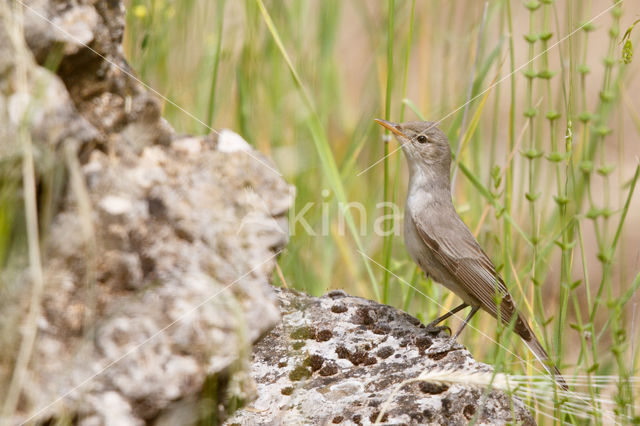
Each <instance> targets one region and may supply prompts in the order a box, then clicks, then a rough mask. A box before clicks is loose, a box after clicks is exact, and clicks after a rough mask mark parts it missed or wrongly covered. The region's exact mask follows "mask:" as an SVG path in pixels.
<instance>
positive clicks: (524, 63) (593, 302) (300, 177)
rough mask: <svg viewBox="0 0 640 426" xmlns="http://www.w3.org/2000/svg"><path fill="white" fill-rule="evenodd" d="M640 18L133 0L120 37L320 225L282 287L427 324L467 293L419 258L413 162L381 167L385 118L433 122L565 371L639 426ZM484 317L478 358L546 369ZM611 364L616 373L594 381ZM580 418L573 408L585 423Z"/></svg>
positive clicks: (326, 1)
mask: <svg viewBox="0 0 640 426" xmlns="http://www.w3.org/2000/svg"><path fill="white" fill-rule="evenodd" d="M639 13H640V5H638V4H636V3H634V2H626V3H625V4H623V3H622V2H618V1H608V0H598V1H596V0H594V1H552V0H545V1H537V0H529V1H526V2H525V1H508V0H495V1H489V2H486V3H484V2H479V1H477V2H468V1H467V2H463V1H443V0H431V1H426V0H424V1H409V0H398V1H367V0H350V1H338V0H322V1H320V0H317V1H284V0H272V1H270V0H264V2H263V1H261V0H257V1H254V0H246V1H224V0H218V1H195V0H182V1H166V0H139V1H138V0H135V1H130V2H129V4H128V8H127V30H126V34H125V51H126V55H127V57H128V59H129V61H130V63H131V65H132V67H133V69H135V70H136V72H137V73H138V74H139V76H140V77H141V79H142V80H143V81H144V82H146V83H147V84H149V85H150V86H151V87H153V88H154V89H156V90H157V91H159V92H160V93H162V94H163V95H164V96H166V98H167V99H170V100H171V101H172V102H173V103H175V104H177V105H179V106H180V107H181V108H184V109H185V110H187V111H189V112H190V113H191V114H193V115H195V116H196V117H198V119H199V120H195V119H193V118H192V117H190V116H189V115H187V114H185V113H184V112H183V111H181V110H180V109H179V108H176V107H175V105H173V104H172V103H171V102H165V103H164V116H165V117H166V118H167V120H168V121H169V122H170V123H171V124H172V125H173V126H174V127H175V128H176V130H177V131H179V132H185V133H194V134H205V133H209V132H210V131H211V130H210V129H209V127H211V128H213V129H216V130H219V129H222V128H229V129H232V130H234V131H236V132H237V133H239V134H241V135H242V136H243V137H244V138H245V139H246V140H247V141H248V142H249V143H250V144H252V145H253V146H255V148H256V149H258V150H260V151H261V152H263V153H264V154H266V155H267V156H268V157H270V158H271V159H272V160H273V161H274V162H275V164H276V165H277V166H278V169H279V170H280V171H281V172H282V173H283V175H284V177H285V179H286V180H287V181H288V182H290V183H292V184H294V185H295V186H296V188H297V198H296V206H295V210H293V211H292V212H291V218H294V217H295V216H296V214H303V217H304V219H305V220H306V221H307V222H308V223H309V225H310V226H311V228H312V229H313V231H314V232H313V233H309V232H308V229H306V228H305V227H304V226H302V225H301V224H300V223H299V222H298V223H297V224H296V223H293V224H292V225H293V227H292V229H291V233H292V236H291V241H290V243H289V245H288V246H287V248H286V250H285V251H284V252H283V253H282V255H281V257H280V261H279V265H280V268H281V272H282V275H280V274H276V275H275V276H274V283H275V284H276V285H286V286H288V287H293V288H296V289H300V290H304V291H306V292H309V293H312V294H315V295H320V294H323V293H325V292H327V291H328V290H331V289H344V290H345V291H347V292H349V293H351V294H355V295H359V296H362V297H367V298H374V299H378V300H380V301H383V302H385V303H389V304H392V305H394V306H396V307H399V308H401V309H404V310H406V311H407V312H409V313H411V314H412V315H416V316H418V317H420V318H421V319H424V320H425V321H428V320H430V319H432V318H435V317H436V316H437V315H438V314H440V313H443V312H444V311H445V309H447V308H451V307H453V306H455V305H457V304H458V300H457V299H456V298H455V297H454V296H453V295H452V294H450V293H449V292H448V291H446V290H443V289H442V288H441V287H440V286H438V285H434V284H433V283H431V282H428V281H426V280H425V279H424V277H423V276H422V274H421V273H419V271H417V270H416V268H415V265H414V264H413V263H412V262H411V261H410V259H409V258H408V256H407V253H406V251H405V249H404V245H403V242H402V236H401V229H402V217H401V214H402V212H401V208H402V205H403V203H404V197H405V193H406V185H407V177H408V176H407V170H406V164H405V162H404V159H403V158H402V156H401V154H400V152H395V153H393V154H392V155H390V156H389V157H388V158H386V159H385V160H384V161H380V162H379V163H377V164H376V165H375V166H373V167H370V166H372V165H373V164H374V163H376V162H378V160H380V159H382V158H383V156H384V155H385V153H386V152H388V151H394V150H396V148H397V144H396V143H395V142H392V143H391V144H388V145H386V144H385V143H384V142H383V138H382V136H383V133H382V129H381V128H379V126H377V125H375V123H374V122H373V119H374V118H387V119H390V120H393V121H403V120H414V119H421V118H425V119H428V120H430V121H440V126H441V128H442V129H443V130H444V131H445V132H446V133H447V135H448V136H449V138H450V140H451V142H452V146H453V149H454V152H457V151H459V152H460V156H459V157H458V158H457V159H456V162H455V163H456V166H457V167H455V169H456V171H455V172H454V173H455V176H456V178H455V188H454V189H455V191H454V193H455V194H454V198H455V204H456V206H457V208H458V211H459V213H460V215H461V216H462V218H463V220H464V221H465V222H466V223H467V224H468V226H469V227H470V229H471V230H472V231H473V232H474V233H475V234H476V235H477V236H478V239H479V241H480V242H481V244H482V245H483V247H484V248H485V250H486V251H487V253H488V254H489V255H490V257H491V258H492V259H493V260H494V262H495V264H496V266H497V267H498V269H499V270H500V271H501V273H502V274H503V276H504V278H505V281H506V282H507V285H508V287H509V288H510V289H511V292H512V294H513V295H514V297H515V299H516V300H517V301H520V302H519V306H520V307H521V309H522V310H523V311H524V312H525V313H526V315H527V316H528V317H529V318H531V319H532V321H534V322H535V323H536V326H535V327H534V328H535V329H536V330H537V333H538V334H539V336H540V337H541V338H543V340H544V341H545V346H546V347H547V348H548V349H549V352H550V354H551V356H552V358H554V359H555V360H556V361H557V362H558V364H559V366H560V368H561V370H563V372H564V373H565V375H566V376H567V377H566V378H567V380H568V381H569V382H572V383H575V384H576V385H577V387H576V390H578V391H580V392H583V393H584V397H585V398H587V399H588V400H589V401H591V402H592V403H593V404H594V405H595V406H598V404H601V402H598V398H599V397H600V396H601V395H604V396H606V397H607V398H609V399H610V400H611V403H612V404H613V405H612V406H609V407H604V408H609V409H615V410H616V412H617V415H618V417H617V420H619V421H621V422H632V421H633V420H634V419H636V420H637V419H638V417H637V416H638V414H637V410H638V407H634V403H637V402H635V399H634V398H637V397H636V396H635V395H636V394H637V391H638V389H637V386H638V385H637V381H635V379H634V377H633V376H635V375H637V371H638V365H639V362H640V356H639V354H640V351H639V350H638V343H637V342H638V338H639V337H640V333H639V332H638V329H639V328H640V327H638V323H639V320H640V318H638V314H637V311H638V309H637V304H638V302H639V301H640V298H639V297H638V296H637V294H635V290H636V289H637V287H638V286H639V285H640V276H639V275H638V272H639V270H640V263H639V256H640V253H639V246H640V244H639V242H640V233H638V232H637V231H636V230H637V229H638V228H637V227H638V225H640V216H639V215H638V206H639V204H640V197H638V196H637V195H636V197H632V195H633V193H632V191H633V190H634V189H635V184H636V179H637V177H638V175H637V166H638V157H637V156H638V154H639V152H640V146H639V144H638V135H639V133H640V116H639V115H638V111H639V110H640V98H639V97H638V96H637V93H640V83H639V80H638V76H637V74H638V65H637V64H638V60H637V58H636V60H635V61H631V62H630V63H624V61H623V60H622V59H623V47H624V46H625V43H624V41H623V35H624V33H625V31H626V30H627V29H628V28H630V27H631V25H632V24H633V21H634V20H635V19H637V18H638V14H639ZM638 34H640V28H639V29H636V31H635V32H633V31H632V32H631V34H630V39H629V40H630V42H632V43H634V44H637V41H638ZM626 47H627V52H628V51H629V50H628V48H629V45H628V44H627V45H626ZM468 101H469V102H468ZM256 167H262V166H260V164H259V163H256ZM385 201H387V202H393V203H396V204H397V205H398V206H400V209H399V210H398V211H397V213H398V216H397V217H395V218H388V217H387V219H388V220H383V219H384V218H382V219H380V218H381V217H382V216H383V215H384V214H391V213H392V210H390V209H384V208H382V207H380V205H379V203H381V202H385ZM346 203H354V205H350V206H351V207H350V208H344V207H345V206H346ZM355 203H358V204H359V205H361V206H363V209H359V208H358V207H357V206H355ZM376 220H378V222H376ZM343 224H344V226H343ZM376 226H378V227H382V228H383V229H387V230H389V229H394V226H395V227H397V229H398V230H400V234H399V235H398V236H394V235H391V236H386V237H385V236H382V235H380V233H379V232H378V233H376V232H374V231H375V227H376ZM361 228H363V229H361ZM361 231H364V232H361ZM363 253H364V254H363ZM283 279H284V282H283ZM409 284H410V285H411V286H413V287H414V288H412V287H411V286H410V285H409ZM430 299H431V300H430ZM455 321H456V320H454V321H453V324H452V328H453V329H455V327H457V326H458V324H456V323H455ZM472 325H473V327H475V328H471V327H470V328H468V329H466V330H465V332H464V333H463V335H462V340H463V343H464V344H465V345H466V346H467V347H469V348H470V350H471V352H472V353H473V355H474V357H476V358H477V359H479V360H482V361H485V362H488V363H492V364H495V365H497V366H498V368H499V369H501V370H504V371H507V372H511V373H514V374H519V373H525V374H528V375H534V374H543V373H542V372H541V369H540V366H539V365H538V364H536V362H535V360H533V359H532V356H531V355H530V354H528V352H527V350H526V348H524V346H523V345H522V344H521V343H520V342H519V341H518V340H519V339H517V338H515V337H514V338H505V336H502V335H501V333H503V330H500V329H497V330H496V325H495V320H494V319H493V318H491V317H490V316H489V315H486V314H480V315H477V316H476V317H475V318H474V320H473V321H472ZM478 330H482V331H483V332H484V333H486V334H488V335H489V336H490V337H492V338H495V339H496V340H498V341H500V342H501V344H503V345H504V346H505V347H506V348H508V349H509V350H511V351H514V352H515V353H516V354H518V355H519V356H520V357H522V358H523V359H524V360H525V361H526V362H524V363H522V362H518V359H517V358H515V357H514V356H512V355H508V356H507V353H506V350H505V347H503V348H500V347H499V346H498V345H494V344H486V338H485V336H483V334H482V333H481V332H479V331H478ZM601 376H613V379H611V380H609V381H608V382H606V383H604V382H603V383H604V384H603V385H602V386H599V385H598V386H596V385H595V384H594V383H595V382H593V381H595V380H599V379H598V377H601ZM587 383H590V385H589V386H582V384H587ZM556 402H558V401H556ZM604 405H606V404H604ZM540 410H541V412H544V410H545V409H544V408H543V407H542V406H540ZM556 410H558V409H556ZM569 411H570V410H568V409H567V410H564V411H563V412H564V415H566V416H569V417H566V418H564V420H566V421H577V420H576V419H575V418H574V417H571V416H570V414H568V413H569ZM555 415H556V417H557V416H559V414H558V411H556V414H555ZM539 419H540V420H541V421H543V420H544V419H545V417H543V416H539ZM592 421H593V422H595V423H598V422H602V421H604V422H605V423H606V422H607V419H606V418H604V420H603V418H602V417H601V415H600V417H599V416H598V415H597V414H594V415H593V418H592Z"/></svg>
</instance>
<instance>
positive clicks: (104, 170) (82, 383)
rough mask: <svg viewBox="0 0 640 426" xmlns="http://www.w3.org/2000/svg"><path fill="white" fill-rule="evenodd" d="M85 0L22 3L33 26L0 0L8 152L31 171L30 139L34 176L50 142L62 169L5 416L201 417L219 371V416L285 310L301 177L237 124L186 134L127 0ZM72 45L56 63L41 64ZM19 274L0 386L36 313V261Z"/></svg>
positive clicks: (3, 309)
mask: <svg viewBox="0 0 640 426" xmlns="http://www.w3.org/2000/svg"><path fill="white" fill-rule="evenodd" d="M81 3H82V4H78V2H72V1H57V0H56V1H53V0H52V1H47V0H33V1H27V2H25V4H24V6H23V8H22V9H23V10H24V14H25V16H24V23H25V30H24V39H23V37H22V33H21V32H20V28H19V27H18V26H17V22H18V19H17V18H16V17H15V16H14V15H13V14H14V13H16V10H19V9H20V8H15V9H12V8H11V6H10V3H7V2H0V14H1V15H0V18H2V25H0V136H1V137H2V140H3V141H5V140H6V141H9V142H10V143H7V144H4V142H3V143H2V144H0V156H1V157H2V158H3V159H5V158H8V159H15V163H16V165H17V170H18V171H19V170H21V169H20V163H21V161H22V158H21V155H22V152H23V149H24V140H25V137H30V138H31V141H32V143H33V147H34V155H35V160H36V174H37V176H36V179H37V180H39V181H40V179H44V178H42V175H43V174H44V170H43V168H42V164H41V159H42V158H45V157H46V156H49V157H50V158H52V159H53V160H52V161H51V162H52V163H53V164H55V165H56V167H60V168H62V169H64V173H62V174H63V175H64V176H65V179H61V183H60V185H61V186H63V187H64V188H63V190H62V191H60V197H59V199H56V202H55V203H52V204H51V216H52V219H51V222H50V224H48V225H47V233H46V235H44V237H45V238H43V244H42V258H43V274H44V290H43V294H42V297H41V303H40V314H39V317H38V318H37V320H36V323H35V324H36V325H37V335H36V339H35V342H34V344H33V350H32V353H31V356H30V362H29V367H28V370H27V371H26V372H25V373H26V374H25V375H24V376H23V377H24V378H23V380H22V382H21V386H20V388H19V389H21V392H20V393H19V394H18V397H16V399H15V401H16V402H15V407H10V412H9V413H8V416H10V417H9V418H8V421H9V423H22V422H25V421H29V422H34V421H35V422H45V423H46V422H53V423H55V422H56V421H61V422H65V421H71V422H73V423H78V424H82V425H101V424H118V425H129V424H130V425H138V424H143V423H145V422H150V421H152V420H154V419H158V421H160V420H159V419H171V418H173V417H172V416H173V415H174V414H175V412H179V413H184V414H185V416H187V417H188V416H191V417H193V416H194V412H195V413H196V414H201V413H202V411H201V406H200V405H198V406H196V405H197V404H196V405H191V406H190V405H189V403H190V402H194V401H195V403H197V402H198V401H199V398H200V396H201V395H202V394H203V392H204V390H203V387H205V383H207V382H208V383H215V386H216V389H217V392H218V394H219V395H220V396H221V397H220V399H219V400H218V404H211V403H209V407H208V412H209V413H210V414H211V415H212V416H214V417H216V418H219V417H221V416H222V415H223V413H225V412H226V410H227V408H226V404H227V401H229V400H233V401H242V400H247V399H249V398H250V397H251V396H252V395H253V393H254V391H255V386H254V383H253V381H252V379H251V378H250V377H249V376H248V374H247V373H246V369H247V361H248V356H249V354H250V348H251V345H252V343H253V342H254V341H255V340H257V339H258V337H259V336H261V335H263V334H264V333H266V332H267V331H268V330H269V329H271V328H272V327H273V326H275V324H277V322H278V321H279V318H280V312H279V309H278V305H277V299H276V297H275V295H274V293H273V290H272V288H271V286H270V284H269V281H270V277H271V275H272V270H273V267H274V265H275V262H276V258H277V255H278V254H279V252H280V251H281V250H282V248H283V247H284V245H285V244H286V242H287V239H288V231H287V220H286V212H287V210H288V209H289V207H290V206H291V204H292V202H293V197H294V191H293V188H292V187H290V186H289V185H287V184H286V183H285V182H284V180H283V179H282V178H281V176H280V175H279V174H278V173H277V171H275V168H274V166H273V165H272V164H271V162H270V161H269V160H268V159H267V158H265V157H264V156H262V155H261V154H260V153H258V152H256V151H255V150H253V148H251V146H250V145H249V144H248V143H247V142H246V141H244V139H242V137H240V136H239V135H236V134H235V133H233V132H231V131H226V132H225V133H224V135H225V138H226V139H225V140H226V141H227V142H225V143H224V144H223V146H222V147H221V146H220V145H219V143H218V142H219V141H218V137H217V136H216V135H209V136H201V137H197V136H178V135H176V134H175V132H174V131H173V129H172V128H171V127H170V126H169V125H168V124H167V123H166V122H165V121H164V120H163V119H162V118H161V116H160V104H159V102H158V101H157V100H156V99H155V98H154V97H153V96H151V95H150V94H149V93H148V92H147V90H146V89H145V87H144V86H143V85H142V84H141V83H140V82H139V81H138V80H137V79H136V78H135V76H134V74H133V72H132V71H131V70H130V69H129V67H128V65H127V63H126V61H125V59H124V58H123V56H122V49H121V46H120V42H121V40H122V31H123V28H124V15H123V12H124V9H123V6H122V2H121V1H115V0H113V1H98V2H81ZM5 24H6V25H5ZM25 40H26V41H25ZM87 44H88V46H87ZM58 54H59V55H60V66H59V67H58V69H57V72H56V73H55V74H54V73H52V72H50V71H48V70H46V69H45V68H44V67H42V66H41V65H42V64H44V63H45V62H46V61H47V60H48V59H49V58H50V57H51V56H52V55H53V56H55V55H58ZM25 119H27V121H26V122H28V123H29V127H28V132H27V133H28V134H27V135H25V134H24V132H23V133H22V134H21V133H20V131H21V130H20V127H21V125H22V124H21V123H22V122H24V121H25ZM228 141H231V143H228ZM220 148H222V149H220ZM45 153H46V155H45ZM17 182H18V183H17V184H18V185H19V184H20V174H18V178H17ZM38 202H39V207H42V206H43V205H45V204H44V203H45V201H44V200H40V199H39V200H38ZM42 208H43V209H44V207H42ZM20 223H21V222H20ZM19 229H20V228H18V230H19ZM16 232H18V231H16ZM21 238H23V237H22V236H21ZM24 263H25V262H24V261H23V262H22V263H21V265H24ZM15 269H18V268H15ZM4 272H5V271H4V270H3V273H4ZM8 277H9V275H6V276H4V275H3V287H2V288H1V290H2V292H3V293H2V297H1V298H0V313H1V314H2V317H3V321H2V323H1V324H0V343H2V345H3V354H2V357H0V395H3V397H2V399H3V401H4V396H5V395H7V394H8V393H9V389H8V385H9V383H10V381H11V378H12V377H13V376H12V374H13V373H14V371H13V368H14V366H15V365H16V354H17V353H18V348H19V346H20V344H21V334H20V332H19V331H23V329H24V328H26V327H30V326H31V325H30V324H24V319H25V318H26V316H27V312H28V311H29V309H30V307H29V306H30V305H29V298H30V291H29V290H30V289H31V288H32V286H31V284H32V282H31V279H30V278H29V274H28V273H27V269H23V270H22V271H20V270H18V271H17V272H15V271H14V272H12V275H11V279H9V278H8ZM4 282H6V283H7V284H6V285H4ZM19 324H20V325H21V327H19V326H18V325H19ZM12 392H13V393H14V394H15V393H16V392H15V389H13V390H12ZM185 407H186V408H185ZM195 418H197V417H195ZM70 419H72V420H70ZM3 420H4V419H3Z"/></svg>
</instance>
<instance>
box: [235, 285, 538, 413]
mask: <svg viewBox="0 0 640 426" xmlns="http://www.w3.org/2000/svg"><path fill="white" fill-rule="evenodd" d="M278 295H279V300H280V306H281V310H282V322H281V323H280V324H279V325H278V326H277V327H276V328H275V329H274V330H272V331H271V332H270V333H269V334H267V335H266V336H265V337H264V338H263V339H262V340H261V341H260V342H258V343H257V345H256V346H255V349H254V354H253V361H252V363H251V375H252V377H253V378H254V379H255V381H256V383H257V395H258V396H257V399H256V400H255V401H253V402H252V403H251V404H250V405H249V406H248V407H246V408H245V409H242V410H239V411H237V412H236V413H235V414H234V416H233V417H231V418H230V419H229V420H228V421H227V423H226V424H228V425H240V424H243V425H244V424H372V423H374V422H375V421H376V419H377V417H378V416H379V415H380V414H381V410H382V407H383V406H385V404H388V405H387V408H386V410H385V411H384V413H382V416H381V417H382V419H381V420H382V424H412V425H419V424H447V425H465V424H468V423H469V421H471V420H472V419H474V420H475V424H511V423H517V424H527V425H531V424H535V422H534V420H533V418H532V417H531V414H530V413H529V411H528V410H527V408H526V407H525V405H524V404H523V403H522V401H520V400H519V399H518V398H515V397H513V398H511V397H509V396H508V395H507V394H505V393H504V392H502V391H498V390H492V391H490V392H486V391H485V389H481V388H477V387H473V386H462V385H459V384H456V385H450V386H447V385H442V384H434V383H428V382H413V383H410V384H407V385H404V386H402V385H401V384H402V382H403V381H405V380H410V379H415V378H416V377H418V376H419V375H420V373H421V372H423V371H425V370H430V369H446V370H463V371H482V372H486V371H492V368H491V367H490V366H488V365H485V364H482V363H479V362H476V361H475V360H474V359H473V358H472V357H471V354H470V353H469V351H467V350H466V349H465V348H464V347H463V346H461V345H459V344H457V343H453V342H452V341H451V340H450V339H449V336H448V334H447V333H446V332H442V331H441V332H435V333H434V332H433V331H430V330H427V329H426V328H425V326H424V325H422V324H421V323H420V321H418V320H417V319H416V318H413V317H411V316H409V315H408V314H406V313H404V312H401V311H398V310H396V309H394V308H392V307H390V306H386V305H381V304H378V303H376V302H373V301H369V300H365V299H361V298H358V297H352V296H348V295H346V294H345V293H343V292H341V291H334V292H331V293H329V294H328V295H326V296H324V297H320V298H315V297H310V296H307V295H305V294H302V293H298V292H295V291H288V290H281V291H278ZM394 391H397V393H396V394H395V395H392V393H393V392H394Z"/></svg>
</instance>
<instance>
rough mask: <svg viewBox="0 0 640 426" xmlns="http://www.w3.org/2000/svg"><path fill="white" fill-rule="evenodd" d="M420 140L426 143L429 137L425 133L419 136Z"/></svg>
mask: <svg viewBox="0 0 640 426" xmlns="http://www.w3.org/2000/svg"><path fill="white" fill-rule="evenodd" d="M417 140H418V142H420V143H425V142H426V141H427V137H426V136H425V135H420V136H418V137H417Z"/></svg>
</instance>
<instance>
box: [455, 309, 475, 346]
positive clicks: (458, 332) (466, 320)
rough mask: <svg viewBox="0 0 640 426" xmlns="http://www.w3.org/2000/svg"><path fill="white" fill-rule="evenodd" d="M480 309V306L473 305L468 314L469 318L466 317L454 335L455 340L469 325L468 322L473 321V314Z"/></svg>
mask: <svg viewBox="0 0 640 426" xmlns="http://www.w3.org/2000/svg"><path fill="white" fill-rule="evenodd" d="M456 309H457V308H456ZM478 309H480V306H472V307H471V312H469V315H467V318H465V320H464V322H463V323H462V325H461V326H460V329H459V330H458V331H456V334H455V335H454V336H453V340H456V339H457V338H458V336H459V335H460V333H462V330H463V329H464V327H465V326H466V325H467V323H468V322H469V321H471V318H473V316H474V315H475V314H476V312H478Z"/></svg>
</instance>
